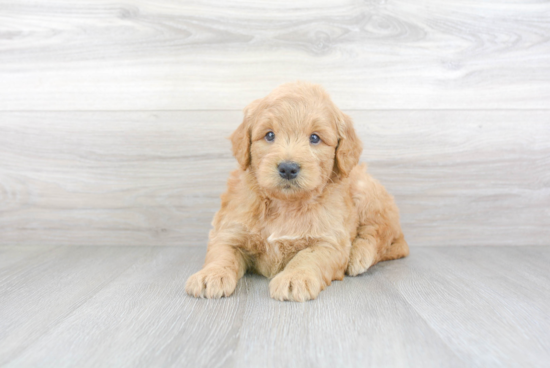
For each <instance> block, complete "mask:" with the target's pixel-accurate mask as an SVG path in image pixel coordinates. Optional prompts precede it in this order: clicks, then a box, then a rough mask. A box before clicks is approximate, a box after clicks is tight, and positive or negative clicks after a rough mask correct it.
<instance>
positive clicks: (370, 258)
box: [346, 234, 378, 276]
mask: <svg viewBox="0 0 550 368" xmlns="http://www.w3.org/2000/svg"><path fill="white" fill-rule="evenodd" d="M377 248H378V245H377V239H376V237H375V236H374V235H370V234H363V235H362V236H360V235H358V236H357V237H356V238H355V240H354V241H353V243H352V244H351V250H350V254H349V261H348V267H347V269H346V274H347V275H349V276H357V275H360V274H362V273H364V272H366V271H367V270H368V269H369V267H370V266H372V265H374V264H375V263H376V262H377V258H378V254H377V253H378V252H377Z"/></svg>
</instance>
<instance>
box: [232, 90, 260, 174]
mask: <svg viewBox="0 0 550 368" xmlns="http://www.w3.org/2000/svg"><path fill="white" fill-rule="evenodd" d="M259 102H260V100H255V101H252V102H251V103H250V104H249V105H248V106H247V107H245V108H244V110H243V112H244V118H243V122H242V123H241V125H239V127H238V128H237V129H236V130H235V131H234V132H233V134H231V136H230V137H229V139H230V140H231V146H232V150H233V156H235V158H236V159H237V161H238V162H239V165H240V166H241V169H243V170H246V169H247V168H248V166H250V145H251V143H252V142H251V140H250V139H251V138H250V128H251V125H252V120H253V117H254V114H255V111H256V108H257V107H258V105H259Z"/></svg>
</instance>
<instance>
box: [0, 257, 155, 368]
mask: <svg viewBox="0 0 550 368" xmlns="http://www.w3.org/2000/svg"><path fill="white" fill-rule="evenodd" d="M12 250H13V249H12ZM145 250H147V249H144V248H138V247H136V248H135V249H132V251H131V252H128V251H125V250H124V249H122V248H119V247H101V248H97V249H95V250H94V249H92V248H86V247H80V248H75V247H57V248H54V249H52V250H51V251H50V252H44V248H41V249H38V248H35V255H34V257H32V258H29V257H28V256H27V253H28V252H29V249H27V250H20V253H23V254H24V255H25V256H26V257H25V259H22V260H18V262H12V263H13V264H12V265H11V266H9V267H4V268H2V269H0V316H2V317H1V318H0V365H1V364H4V363H6V362H7V361H9V360H11V359H13V358H14V357H15V356H17V355H18V354H19V353H20V352H22V351H23V350H24V349H25V348H27V347H28V346H29V345H31V344H32V343H33V342H34V341H35V340H37V339H39V338H40V336H41V335H43V334H44V333H47V331H49V330H50V329H51V328H53V326H55V325H56V324H57V323H59V322H60V321H62V320H63V319H64V318H65V317H66V316H68V315H70V314H71V313H72V312H74V311H75V310H77V309H78V308H79V307H80V306H82V304H84V303H85V301H86V300H88V299H89V298H91V297H92V296H93V295H94V294H95V293H97V292H98V290H100V289H101V288H102V287H103V286H104V285H106V284H107V283H109V281H111V280H112V279H114V278H116V276H118V275H119V274H120V273H122V272H124V270H126V269H127V268H128V267H130V266H131V265H132V264H133V263H134V262H135V261H136V258H137V257H138V256H139V255H140V254H143V252H144V251H145ZM13 254H17V253H15V252H11V254H10V253H8V254H4V255H3V257H10V258H14V257H13ZM15 258H17V257H15Z"/></svg>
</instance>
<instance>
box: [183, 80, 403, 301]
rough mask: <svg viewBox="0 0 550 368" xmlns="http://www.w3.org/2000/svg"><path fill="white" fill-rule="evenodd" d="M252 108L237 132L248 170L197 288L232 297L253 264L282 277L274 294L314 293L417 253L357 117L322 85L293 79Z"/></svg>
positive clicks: (303, 296)
mask: <svg viewBox="0 0 550 368" xmlns="http://www.w3.org/2000/svg"><path fill="white" fill-rule="evenodd" d="M244 115H245V116H244V120H243V122H242V124H241V125H240V126H239V127H238V128H237V130H236V131H235V132H234V133H233V134H232V135H231V143H232V145H233V154H234V155H235V158H236V159H237V161H238V162H239V166H240V168H239V169H237V170H235V171H233V172H232V173H231V175H230V177H229V180H228V185H227V186H228V189H227V191H226V192H225V193H224V194H223V195H222V197H221V199H222V203H221V209H220V210H219V211H218V212H217V213H216V215H215V217H214V220H213V223H212V225H213V229H212V230H211V232H210V240H209V243H208V250H207V253H206V261H205V263H204V266H203V268H202V270H201V271H199V272H197V273H196V274H194V275H192V276H191V277H190V278H189V280H188V281H187V284H186V291H187V293H188V294H190V295H192V296H195V297H206V298H220V297H222V296H229V295H231V294H232V293H233V291H234V290H235V287H236V285H237V281H238V280H239V279H240V278H241V277H242V276H243V275H244V274H245V272H246V271H253V272H257V273H259V274H262V275H264V276H266V277H269V278H272V280H271V282H270V283H269V291H270V294H271V297H272V298H274V299H277V300H294V301H306V300H309V299H315V298H316V297H317V295H318V294H319V292H320V291H321V290H323V289H324V288H325V287H326V286H328V285H330V284H331V281H332V280H342V279H343V278H344V273H346V274H348V275H350V276H356V275H358V274H361V273H363V272H365V271H366V270H367V269H368V268H369V267H370V266H372V265H374V264H376V263H377V262H380V261H385V260H390V259H396V258H401V257H405V256H407V255H408V254H409V247H408V245H407V243H406V242H405V239H404V237H403V233H402V231H401V227H400V225H399V213H398V209H397V206H396V205H395V202H394V200H393V198H392V197H391V196H390V195H389V194H388V193H387V192H386V190H385V189H384V187H383V186H382V185H381V184H380V183H379V182H378V181H377V180H375V179H374V178H372V177H371V176H370V175H369V174H367V172H366V166H365V165H364V164H361V165H358V161H359V156H360V155H361V151H362V146H361V142H360V140H359V138H358V137H357V135H356V133H355V130H354V128H353V123H352V121H351V118H350V117H349V116H348V115H346V114H344V113H342V112H341V111H340V110H339V109H338V108H337V107H336V106H335V105H334V103H333V102H332V101H331V99H330V97H329V96H328V94H327V93H326V92H325V90H324V89H323V88H322V87H321V86H319V85H313V84H309V83H305V82H297V83H288V84H283V85H281V86H279V87H278V88H276V89H275V90H274V91H273V92H271V93H270V94H269V95H268V96H267V97H265V98H262V99H258V100H255V101H253V102H252V103H251V104H250V105H249V106H247V107H246V108H245V109H244Z"/></svg>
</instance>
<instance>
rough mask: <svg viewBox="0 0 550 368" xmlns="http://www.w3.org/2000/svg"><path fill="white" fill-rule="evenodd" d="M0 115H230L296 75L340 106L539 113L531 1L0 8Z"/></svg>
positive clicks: (547, 67) (63, 1) (543, 69)
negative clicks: (80, 112) (30, 112)
mask: <svg viewBox="0 0 550 368" xmlns="http://www.w3.org/2000/svg"><path fill="white" fill-rule="evenodd" d="M0 8H1V9H2V11H1V13H0V81H1V83H0V109H1V110H159V109H170V110H182V109H241V108H243V107H244V106H245V105H246V104H248V103H249V102H250V101H252V100H253V99H256V98H258V97H260V96H263V95H265V94H266V93H267V92H269V91H270V90H271V89H273V88H274V87H275V86H276V85H278V84H280V83H283V82H288V81H293V80H296V79H302V80H309V81H312V82H318V83H322V84H323V85H325V86H326V87H327V88H328V90H329V91H330V92H331V93H332V94H333V96H334V98H335V100H336V102H337V103H338V104H339V105H340V106H341V107H342V108H346V109H407V108H408V109H433V108H437V109H443V108H467V109H472V108H476V109H490V108H515V109H516V108H523V109H525V108H529V109H530V108H547V107H548V101H549V100H550V42H549V40H550V4H549V3H548V2H546V1H537V0H529V1H522V0H511V1H510V0H491V1H484V2H483V3H482V4H480V3H479V2H476V1H458V0H453V1H445V2H441V1H438V0H430V1H408V0H396V1H359V0H346V1H340V0H324V1H322V2H319V1H312V0H299V1H277V2H269V3H268V2H254V1H240V0H239V1H235V0H231V1H221V0H217V1H216V0H210V1H181V0H159V1H155V2H150V1H143V0H138V1H132V2H131V3H128V2H120V1H112V0H99V1H97V0H94V1H91V0H87V1H78V2H75V1H70V0H54V1H48V2H41V1H36V0H33V1H25V2H21V1H15V0H2V1H0Z"/></svg>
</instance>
